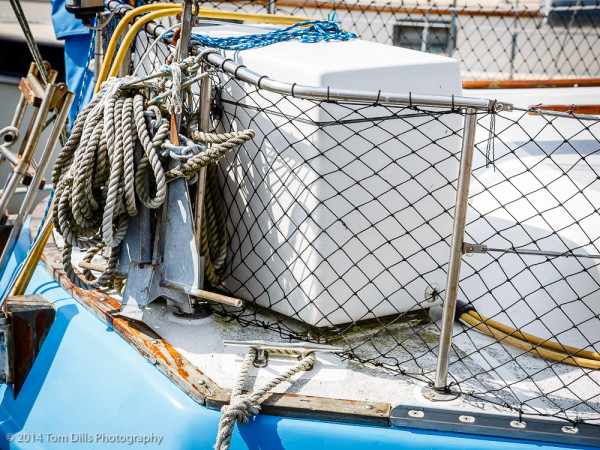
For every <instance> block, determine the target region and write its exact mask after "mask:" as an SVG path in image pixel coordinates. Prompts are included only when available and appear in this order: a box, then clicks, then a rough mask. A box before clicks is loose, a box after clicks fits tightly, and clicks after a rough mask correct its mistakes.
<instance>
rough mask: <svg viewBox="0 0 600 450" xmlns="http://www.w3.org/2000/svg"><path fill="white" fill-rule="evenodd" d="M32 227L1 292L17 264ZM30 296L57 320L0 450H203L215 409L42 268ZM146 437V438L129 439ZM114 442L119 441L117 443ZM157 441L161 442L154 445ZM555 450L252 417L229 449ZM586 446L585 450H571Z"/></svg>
mask: <svg viewBox="0 0 600 450" xmlns="http://www.w3.org/2000/svg"><path fill="white" fill-rule="evenodd" d="M28 236H29V230H28V229H25V230H24V232H23V234H22V235H21V239H20V241H19V246H18V248H17V249H16V251H15V253H14V255H13V258H12V260H11V261H10V263H9V265H8V266H7V268H6V269H7V270H6V271H5V276H4V279H3V280H2V284H1V285H0V287H3V286H5V285H6V283H7V280H6V278H7V276H8V275H7V274H10V273H11V272H12V269H13V268H14V267H15V265H16V263H17V261H20V260H22V259H23V258H24V255H25V251H26V249H27V247H28V245H29V237H28ZM27 293H38V294H42V295H44V296H45V297H46V298H47V299H48V300H50V301H52V302H53V303H54V306H55V308H56V310H57V316H56V321H55V323H54V325H53V326H52V329H51V331H50V333H49V335H48V337H47V339H46V341H45V343H44V345H43V347H42V350H41V353H40V355H39V357H38V358H37V360H36V362H35V364H34V366H33V369H32V371H31V373H30V374H29V377H28V379H27V381H26V382H25V384H24V386H23V388H22V390H21V392H20V394H19V396H18V398H17V399H16V400H15V399H13V397H12V392H11V389H10V388H9V387H7V386H6V385H3V386H1V387H0V398H1V399H2V400H1V403H0V447H1V448H3V449H4V448H27V449H31V448H73V445H77V444H79V445H80V446H81V447H82V448H89V447H94V448H110V449H113V448H119V446H120V447H123V448H136V447H143V448H154V447H158V448H163V449H189V448H200V449H210V448H212V446H213V445H214V442H215V438H216V433H217V428H218V422H219V418H220V413H219V411H214V410H211V409H208V408H205V407H203V406H200V405H199V404H197V403H196V402H194V401H193V400H192V399H191V398H190V397H188V396H187V395H186V394H185V393H184V392H183V391H182V390H181V389H179V387H177V386H176V385H175V384H174V383H173V382H172V381H171V380H169V378H167V377H166V376H165V375H163V374H162V373H161V372H160V371H159V370H158V369H157V368H155V367H154V366H153V365H152V364H150V363H149V362H148V361H147V360H146V359H145V358H144V357H143V356H142V355H140V354H139V353H138V352H137V351H136V350H135V349H134V348H132V347H131V346H130V345H129V344H128V343H127V342H126V341H125V340H123V339H122V338H121V337H120V336H118V335H117V334H116V333H114V332H113V331H112V330H111V329H110V328H107V326H106V325H105V324H104V323H102V322H101V321H100V320H99V319H97V318H96V317H95V316H94V315H92V314H91V313H90V312H89V311H88V310H87V309H86V308H84V307H83V306H81V305H80V304H79V303H78V302H77V301H76V300H74V299H73V297H72V296H71V295H69V294H68V293H67V292H66V291H65V290H64V289H62V288H61V287H60V286H59V285H58V284H57V283H56V282H54V281H53V279H52V278H51V276H50V275H49V274H48V273H47V272H46V271H45V268H44V267H42V266H41V265H40V266H38V268H37V270H36V272H35V274H34V277H33V279H32V281H31V283H30V285H29V288H28V291H27ZM141 439H146V440H148V441H149V442H147V443H145V444H144V443H143V442H136V440H141ZM115 440H120V441H121V442H117V443H116V442H114V441H115ZM159 441H160V442H159ZM307 447H308V448H312V449H315V448H329V449H335V448H340V449H342V448H343V449H344V450H353V449H365V448H378V449H460V450H467V449H483V448H485V449H490V450H492V449H502V450H509V449H510V450H512V449H528V448H530V449H534V448H535V449H538V450H539V449H547V450H550V449H559V448H572V447H569V446H565V445H556V444H544V443H539V442H532V441H519V440H513V439H500V438H489V437H483V436H474V435H466V434H452V433H441V432H439V433H438V432H425V431H419V430H411V429H402V428H383V427H370V426H360V425H347V424H338V423H328V422H319V421H311V420H302V419H292V418H282V417H273V416H266V415H259V416H257V417H255V418H254V420H253V421H251V423H250V424H248V425H246V426H239V427H236V430H235V432H234V436H233V440H232V447H231V448H232V449H245V448H248V449H287V450H296V449H298V450H305V449H306V448H307ZM577 448H590V447H577Z"/></svg>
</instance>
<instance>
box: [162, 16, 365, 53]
mask: <svg viewBox="0 0 600 450" xmlns="http://www.w3.org/2000/svg"><path fill="white" fill-rule="evenodd" d="M172 35H173V33H171V34H167V36H169V37H172ZM356 38H357V36H356V35H355V34H354V33H351V32H349V31H345V30H343V29H342V28H341V27H340V26H339V25H338V23H337V22H335V21H334V20H311V21H306V22H300V23H297V24H295V25H291V26H289V27H286V28H282V29H279V30H274V31H271V32H268V33H260V34H249V35H245V36H232V37H213V36H208V35H204V34H196V33H193V34H192V36H191V40H192V41H193V42H196V43H199V44H200V45H202V46H204V47H209V48H219V49H222V50H246V49H250V48H258V47H265V46H267V45H271V44H275V43H277V42H284V41H290V40H292V39H297V40H298V41H299V42H303V43H314V42H322V41H348V40H350V39H356Z"/></svg>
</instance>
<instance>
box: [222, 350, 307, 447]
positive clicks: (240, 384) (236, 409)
mask: <svg viewBox="0 0 600 450" xmlns="http://www.w3.org/2000/svg"><path fill="white" fill-rule="evenodd" d="M266 352H267V353H280V354H288V355H290V354H298V353H290V352H282V351H278V350H266ZM256 355H257V351H256V349H255V348H250V350H249V351H248V354H247V355H246V357H245V358H244V361H243V362H242V366H241V367H240V371H239V373H238V376H237V379H236V381H235V385H234V387H233V389H232V390H231V398H230V400H229V405H224V406H223V407H222V408H221V414H222V415H221V420H220V421H219V431H218V432H217V442H216V444H215V450H228V449H229V446H230V445H231V436H232V434H233V429H234V427H235V422H236V421H237V422H239V424H240V425H246V424H247V423H248V422H249V421H250V419H251V418H252V416H254V415H256V414H258V413H259V412H260V404H259V401H260V400H261V399H262V398H263V397H264V396H265V395H266V394H267V392H269V391H270V390H271V389H273V388H274V387H275V386H277V385H279V384H281V383H283V382H284V381H287V380H289V379H290V378H291V377H293V376H294V375H296V374H297V373H299V372H302V371H306V370H309V369H310V368H311V367H312V366H313V364H314V363H315V360H316V355H315V354H314V352H312V353H308V354H307V355H301V356H300V360H299V361H298V363H296V365H295V366H293V367H291V368H290V369H288V370H287V371H285V372H283V373H281V374H279V375H277V376H276V377H274V378H273V379H272V380H270V381H269V382H268V383H265V384H263V385H262V386H261V387H259V388H258V389H256V390H255V391H254V392H252V394H244V385H245V384H246V379H247V378H248V373H249V372H250V368H251V367H252V363H253V362H254V360H255V359H256Z"/></svg>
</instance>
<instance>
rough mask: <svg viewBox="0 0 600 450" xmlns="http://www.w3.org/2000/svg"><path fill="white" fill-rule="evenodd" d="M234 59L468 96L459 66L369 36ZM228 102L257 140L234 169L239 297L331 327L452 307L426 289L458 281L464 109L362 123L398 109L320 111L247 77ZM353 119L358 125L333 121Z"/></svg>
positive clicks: (303, 75) (228, 196) (286, 74)
mask: <svg viewBox="0 0 600 450" xmlns="http://www.w3.org/2000/svg"><path fill="white" fill-rule="evenodd" d="M271 29H272V28H268V27H256V26H245V25H224V26H204V27H199V28H197V29H196V30H195V32H199V33H203V34H209V35H212V36H233V35H238V34H246V33H262V32H267V31H270V30H271ZM225 53H226V56H227V57H228V58H231V59H233V60H234V61H235V62H237V63H239V64H243V65H245V66H246V67H248V68H249V69H251V70H253V71H255V72H257V73H260V74H264V75H268V76H269V77H270V78H272V79H276V80H279V81H285V82H289V83H298V84H302V85H308V86H324V87H325V86H329V87H331V88H337V89H348V90H362V91H365V90H368V91H373V92H375V93H376V92H378V91H379V90H381V91H384V92H385V91H387V92H398V93H402V92H404V93H406V92H412V93H413V94H418V93H421V94H441V95H448V96H450V95H453V94H454V95H460V94H461V92H462V88H461V80H460V71H459V65H458V62H457V61H455V60H453V59H450V58H445V57H440V56H436V55H431V54H427V53H421V52H416V51H411V50H407V49H402V48H398V47H392V46H387V45H381V44H377V43H373V42H367V41H362V40H358V39H356V40H351V41H347V42H321V43H310V44H309V43H300V42H298V41H288V42H281V43H277V44H274V45H270V46H267V47H263V48H257V49H251V50H244V51H239V52H234V51H227V52H225ZM221 95H222V98H223V100H224V101H223V103H222V106H223V109H224V120H223V123H225V124H226V126H228V124H229V123H231V122H232V117H235V120H233V124H232V125H231V126H230V128H233V129H244V128H253V129H254V130H255V131H256V133H257V135H256V138H255V139H254V140H253V141H252V142H250V143H248V144H246V145H245V146H244V147H243V148H242V149H240V150H239V151H234V152H230V153H229V154H228V155H227V156H226V157H225V158H224V159H223V160H222V162H221V171H222V174H221V175H222V176H221V177H220V180H219V181H220V183H221V187H222V189H223V198H224V203H225V206H226V209H227V212H228V217H227V227H228V233H229V236H230V239H231V242H230V252H229V256H228V261H227V262H228V268H229V269H228V272H227V273H226V275H225V277H224V280H223V287H224V288H225V289H227V290H228V291H230V292H231V293H233V294H235V295H237V296H240V297H241V298H245V299H248V300H253V301H255V302H256V303H257V304H259V305H262V306H267V307H269V308H271V309H272V310H274V311H276V312H279V313H282V314H285V315H287V316H291V317H295V318H297V319H300V320H302V321H304V322H306V323H308V324H311V325H314V326H318V327H323V326H331V325H337V324H344V323H349V322H358V321H362V320H366V319H371V318H373V317H381V316H388V315H393V314H397V313H399V312H404V311H409V310H414V309H419V308H422V307H427V306H431V305H432V304H435V303H436V302H438V301H439V297H437V298H433V299H431V297H429V299H428V300H426V297H427V295H426V292H427V291H431V289H432V288H433V289H439V288H440V287H443V286H444V284H445V277H446V265H447V262H448V256H449V245H448V241H449V236H450V234H451V229H452V216H451V213H452V210H451V209H452V206H453V204H454V201H455V196H456V190H455V185H454V180H455V179H456V177H457V173H458V153H459V151H460V136H459V134H460V133H459V134H456V133H453V131H460V130H461V126H462V118H461V117H460V116H459V115H456V114H452V115H444V116H440V117H438V118H437V119H434V118H432V117H431V116H429V115H417V116H416V117H413V118H409V119H406V120H401V119H395V120H385V121H380V120H375V121H374V122H372V121H364V120H359V121H356V120H355V119H364V117H378V116H381V115H384V116H385V115H389V114H390V111H388V110H385V109H384V108H381V107H373V106H368V105H367V106H365V105H343V106H338V105H336V104H332V103H321V104H320V105H319V104H317V103H315V102H313V101H307V100H301V99H297V98H292V97H285V98H284V97H282V96H281V95H278V94H273V93H270V92H267V91H265V90H260V91H257V90H256V88H254V87H252V86H249V85H247V84H245V83H241V82H229V83H226V84H225V87H224V89H223V92H222V94H221ZM401 114H402V115H415V111H410V110H404V111H402V112H401ZM290 117H298V119H299V120H290ZM339 120H344V121H345V123H344V124H337V125H335V124H331V122H336V121H339ZM311 122H313V123H311ZM315 123H320V124H321V125H323V126H316V125H315ZM374 124H375V125H374ZM225 131H227V130H225ZM435 142H437V144H436V143H435ZM440 236H442V237H443V238H440ZM423 249H425V250H423Z"/></svg>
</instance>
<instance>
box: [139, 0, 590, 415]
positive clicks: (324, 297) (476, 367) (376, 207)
mask: <svg viewBox="0 0 600 450" xmlns="http://www.w3.org/2000/svg"><path fill="white" fill-rule="evenodd" d="M278 3H279V2H278ZM219 5H220V6H222V5H221V4H219ZM227 5H228V6H230V7H236V8H237V7H239V5H238V4H237V3H231V4H229V3H228V4H227ZM236 5H237V6H236ZM243 5H246V6H252V7H256V8H262V7H265V5H263V4H260V5H259V4H257V3H247V4H243ZM277 8H279V6H277ZM277 10H278V11H279V9H277ZM281 12H283V11H281ZM285 12H290V11H285ZM291 12H296V13H297V12H298V10H293V11H291ZM347 12H348V13H350V12H352V11H351V10H347ZM339 13H340V12H339V11H338V14H339ZM365 14H366V13H365ZM307 15H311V14H307ZM312 15H314V14H312ZM457 17H458V16H457ZM494 17H495V16H494ZM503 17H504V16H498V17H497V20H500V21H501V22H502V21H507V22H508V19H504V18H503ZM341 19H342V23H344V20H346V18H345V17H344V16H341ZM457 20H458V19H457ZM488 20H492V19H488ZM494 20H496V19H494ZM511 20H513V21H517V23H518V21H519V20H520V19H519V16H516V17H512V19H511ZM370 23H372V21H370ZM167 26H168V25H167ZM164 31H165V28H160V29H159V31H155V32H156V33H158V32H160V33H162V32H164ZM353 31H355V32H357V31H358V34H363V36H364V32H360V30H353ZM463 33H464V30H463ZM466 34H467V33H465V35H466ZM465 37H466V36H465ZM155 38H156V36H150V35H146V34H145V33H143V32H142V33H140V35H138V37H137V38H136V46H135V48H134V51H133V54H132V57H131V61H132V62H131V65H132V67H134V68H135V67H138V66H139V68H138V75H142V74H145V73H150V72H151V71H152V70H154V69H155V68H156V67H158V66H160V65H162V64H165V63H168V62H169V61H171V60H172V54H173V48H172V47H171V46H169V45H166V44H165V43H164V42H162V41H161V40H156V41H155ZM480 41H481V42H480ZM484 41H485V39H478V42H480V44H479V45H489V42H488V43H483V42H484ZM458 51H459V50H458V46H457V48H456V52H458ZM488 51H490V52H491V53H492V54H493V52H494V50H493V49H490V48H488ZM596 51H598V48H596ZM465 52H466V51H465ZM142 55H145V56H144V59H143V60H141V62H140V58H141V57H142ZM455 55H456V53H454V54H453V56H455ZM496 59H498V58H496ZM479 62H481V61H479ZM582 64H583V63H582ZM596 64H597V61H596ZM483 65H484V66H487V64H483ZM545 67H546V68H547V69H546V70H551V69H549V68H548V66H547V65H545ZM565 67H569V66H568V65H563V64H562V63H561V64H560V67H559V69H558V70H571V69H565ZM252 69H253V70H256V71H258V72H259V71H260V67H256V68H254V67H253V68H252ZM489 69H490V70H489V71H486V70H483V72H484V73H492V72H493V73H495V74H496V73H499V72H502V73H503V74H504V75H506V72H504V70H505V69H504V68H503V69H501V70H500V69H495V68H494V69H492V68H489ZM206 70H210V71H211V72H212V75H211V77H212V81H213V89H212V100H211V121H210V128H211V130H214V131H216V132H218V133H222V132H229V131H239V130H244V129H248V128H251V129H253V130H254V131H255V132H256V136H255V138H254V139H253V140H252V141H250V142H247V143H246V144H244V145H243V146H241V147H240V148H239V149H236V150H233V151H231V152H229V153H228V154H226V155H225V157H224V158H223V159H222V160H221V161H220V163H218V165H216V166H214V167H213V168H212V169H211V170H214V169H216V172H217V175H218V182H219V189H220V192H221V195H222V205H223V211H224V217H225V224H226V231H227V238H228V242H229V246H228V253H227V259H226V264H225V266H224V270H223V273H222V274H221V276H220V280H219V282H218V283H217V286H216V288H217V289H219V290H222V291H224V292H226V293H228V294H231V295H233V296H236V297H240V298H242V299H244V300H246V303H245V304H244V306H243V307H242V308H234V307H230V306H226V305H221V304H216V303H209V304H207V306H208V307H210V308H211V310H212V312H213V313H214V314H216V315H218V316H220V317H222V318H223V319H224V320H226V321H227V322H229V323H231V325H232V326H242V327H260V328H264V329H268V330H271V331H274V332H275V333H276V334H277V335H278V336H279V337H280V338H282V339H285V340H304V341H311V342H320V343H329V344H336V345H341V346H343V347H344V353H343V356H344V357H346V358H348V359H350V360H352V361H355V362H357V363H361V364H365V365H369V366H372V367H377V368H380V369H381V370H386V371H389V372H392V373H395V374H397V375H398V376H405V377H413V378H416V379H419V380H422V381H425V382H428V383H431V382H432V381H433V379H434V373H435V367H436V362H437V358H438V346H439V339H440V319H441V311H442V304H443V300H444V296H445V292H444V289H445V283H446V276H447V268H448V260H449V252H450V237H451V234H452V225H453V216H454V206H455V199H456V188H457V177H458V168H459V162H460V157H461V145H462V141H463V137H464V135H465V130H464V123H465V119H466V118H467V116H469V115H472V114H475V115H476V119H477V129H476V142H475V157H474V161H473V167H472V180H471V190H470V197H469V216H468V221H467V226H466V235H465V242H466V243H467V244H466V245H465V252H466V255H465V256H464V257H463V263H462V268H461V278H460V282H459V292H460V294H459V299H460V300H461V303H460V305H459V308H458V311H457V321H456V324H455V326H454V333H453V347H452V351H451V356H450V363H449V381H450V388H451V389H454V390H459V391H461V392H462V393H463V394H465V395H470V396H472V397H474V398H477V399H484V400H486V401H489V402H493V403H495V404H498V405H502V406H506V407H509V408H512V409H515V410H518V411H520V412H522V413H525V414H538V415H547V416H554V417H558V418H562V419H566V420H568V421H570V422H571V423H574V424H577V423H579V422H586V423H598V422H599V421H600V400H599V399H600V372H599V371H598V367H600V355H599V354H598V353H597V352H599V350H600V335H599V334H598V333H597V331H596V330H597V328H598V326H599V325H600V317H599V314H600V303H599V302H598V301H597V296H598V295H599V293H598V291H599V289H600V267H599V266H598V261H599V258H600V256H599V255H600V242H599V238H600V217H599V216H598V212H597V206H596V205H598V204H599V203H600V202H599V200H600V198H598V197H600V194H599V192H600V189H599V188H600V184H599V180H598V175H597V164H598V163H599V162H600V124H599V123H598V120H596V119H594V118H593V117H587V116H583V115H577V114H574V113H573V112H566V113H559V114H555V113H550V112H544V111H543V110H540V109H539V108H537V107H530V106H528V105H524V107H523V108H515V110H503V111H500V112H498V111H497V110H496V109H495V108H494V104H493V103H492V104H491V108H490V110H481V109H480V110H477V111H470V110H468V109H466V108H465V107H456V106H454V105H448V106H445V107H436V108H433V107H425V106H417V105H414V104H412V102H408V103H407V104H403V105H390V104H385V103H384V102H382V101H379V100H380V99H379V96H378V93H377V92H374V93H373V98H372V99H371V100H369V101H363V102H358V101H338V100H333V99H327V98H325V99H310V98H298V97H297V96H295V95H293V91H292V92H291V93H289V94H281V93H275V92H273V91H271V90H268V89H265V88H261V87H259V86H260V83H258V85H256V84H252V83H248V82H245V81H242V80H241V79H240V78H238V77H237V76H236V75H234V74H232V73H230V72H227V71H225V70H224V69H223V68H222V66H219V65H210V64H209V65H207V67H206ZM468 70H473V71H474V70H475V69H468ZM589 70H590V71H594V70H596V69H593V67H591V68H589ZM473 73H474V72H473ZM544 74H545V76H547V75H548V72H544ZM556 74H563V75H566V74H567V73H566V72H564V73H562V72H556ZM569 74H570V73H569ZM332 88H335V86H332ZM192 94H193V95H192V96H193V98H192V102H191V104H192V105H193V106H192V107H191V108H190V114H191V116H192V122H193V117H194V115H196V114H197V113H198V109H199V105H200V102H201V99H200V98H199V89H198V87H197V86H195V87H194V88H193V89H192Z"/></svg>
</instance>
